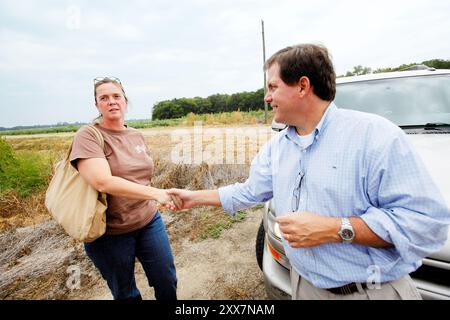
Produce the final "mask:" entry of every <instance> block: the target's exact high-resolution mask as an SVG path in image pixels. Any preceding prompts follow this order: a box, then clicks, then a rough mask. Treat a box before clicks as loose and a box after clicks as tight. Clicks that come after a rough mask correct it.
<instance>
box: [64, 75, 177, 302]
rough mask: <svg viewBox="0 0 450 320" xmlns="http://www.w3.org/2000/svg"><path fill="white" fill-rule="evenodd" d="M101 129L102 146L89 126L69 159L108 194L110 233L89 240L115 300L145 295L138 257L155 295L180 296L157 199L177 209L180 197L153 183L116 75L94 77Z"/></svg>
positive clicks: (89, 249) (90, 252)
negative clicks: (137, 273)
mask: <svg viewBox="0 0 450 320" xmlns="http://www.w3.org/2000/svg"><path fill="white" fill-rule="evenodd" d="M94 96H95V105H96V107H97V109H98V111H99V112H100V117H99V118H98V119H99V121H97V122H98V123H96V124H95V126H96V128H97V129H98V130H99V131H100V132H101V133H102V136H103V138H104V141H105V145H104V148H102V147H101V146H100V144H99V142H98V141H97V139H96V137H95V135H94V134H93V133H92V132H91V131H90V130H88V129H87V128H82V129H80V130H79V131H78V132H77V133H76V135H75V138H74V142H73V147H72V153H71V155H70V161H71V163H72V165H73V166H74V167H75V168H77V169H78V171H79V172H80V174H81V176H82V177H83V178H84V179H85V180H86V181H87V182H88V183H89V184H90V185H92V186H93V187H94V188H95V189H97V190H98V191H100V192H105V193H106V194H107V200H108V210H107V212H106V217H107V219H106V220H107V224H106V225H107V227H106V233H105V235H103V236H102V237H100V238H99V239H97V240H95V241H94V242H91V243H85V244H84V246H85V250H86V253H87V255H88V256H89V258H90V259H91V260H92V261H93V262H94V264H95V266H96V267H97V268H98V269H99V271H100V273H101V274H102V276H103V278H104V279H105V280H106V281H107V283H108V286H109V288H110V290H111V293H112V295H113V297H114V299H141V295H140V292H139V290H138V288H137V287H136V281H135V277H134V265H135V258H137V259H138V260H139V261H140V262H141V264H142V266H143V268H144V271H145V274H146V276H147V279H148V283H149V285H150V286H153V287H154V289H155V297H156V299H161V300H176V287H177V278H176V273H175V265H174V261H173V256H172V250H171V248H170V244H169V239H168V236H167V233H166V231H165V228H164V224H163V221H162V219H161V216H160V214H159V212H158V209H157V204H156V202H159V203H160V204H162V205H164V206H165V207H167V208H169V209H172V210H173V209H174V208H175V206H174V202H173V201H177V199H175V198H173V199H172V198H171V197H170V196H169V195H168V194H167V193H166V191H165V190H161V189H157V188H153V187H151V186H149V183H150V179H151V177H152V175H153V169H154V166H153V161H152V159H151V157H150V156H149V152H148V149H147V147H146V144H145V140H144V137H143V135H142V134H141V133H140V132H139V131H137V130H135V129H132V128H129V127H127V126H126V124H125V123H124V116H125V111H126V109H127V106H128V98H127V96H126V94H125V91H124V89H123V86H122V84H121V83H120V80H119V79H117V78H96V79H95V80H94Z"/></svg>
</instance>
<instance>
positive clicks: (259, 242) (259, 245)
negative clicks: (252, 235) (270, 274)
mask: <svg viewBox="0 0 450 320" xmlns="http://www.w3.org/2000/svg"><path fill="white" fill-rule="evenodd" d="M265 237H266V231H265V230H264V223H263V222H262V221H261V224H260V225H259V229H258V233H257V235H256V244H255V251H256V261H258V266H259V268H260V269H261V271H262V269H263V267H262V264H263V254H264V240H265Z"/></svg>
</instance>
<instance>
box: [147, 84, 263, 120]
mask: <svg viewBox="0 0 450 320" xmlns="http://www.w3.org/2000/svg"><path fill="white" fill-rule="evenodd" d="M260 109H264V89H263V88H261V89H259V90H256V91H250V92H240V93H234V94H231V95H229V94H214V95H211V96H209V97H207V98H201V97H194V98H177V99H172V100H164V101H161V102H157V103H156V104H155V105H154V106H153V111H152V120H157V119H176V118H181V117H184V116H185V115H187V114H188V113H195V114H206V113H220V112H232V111H237V110H241V111H256V110H260Z"/></svg>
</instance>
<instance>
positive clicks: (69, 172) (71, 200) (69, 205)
mask: <svg viewBox="0 0 450 320" xmlns="http://www.w3.org/2000/svg"><path fill="white" fill-rule="evenodd" d="M87 128H89V130H91V131H92V132H93V133H95V136H96V137H97V139H98V141H99V142H100V145H101V146H102V149H104V145H105V142H104V140H103V136H102V134H101V133H100V131H98V129H97V128H95V127H94V126H92V125H90V126H87ZM71 151H72V145H71V146H70V148H69V152H68V153H67V156H66V157H65V158H64V159H63V160H62V161H60V162H58V163H57V164H56V166H55V174H54V175H53V178H52V180H51V181H50V184H49V186H48V189H47V192H46V195H45V206H46V207H47V209H48V211H50V213H51V214H52V216H53V218H54V219H55V220H56V221H57V222H58V223H59V224H60V225H61V226H62V227H63V228H64V230H65V231H66V233H67V234H68V235H69V236H71V237H72V238H74V239H76V240H79V241H84V242H92V241H94V240H95V239H97V238H99V237H100V236H102V235H103V234H104V233H105V230H106V208H107V202H106V194H105V193H101V192H98V191H97V190H95V189H94V188H93V187H92V186H91V185H89V184H88V183H87V182H86V181H85V180H84V179H83V178H82V177H81V175H80V173H79V172H78V171H77V170H76V169H75V168H74V167H73V166H72V165H71V164H70V160H69V157H70V152H71Z"/></svg>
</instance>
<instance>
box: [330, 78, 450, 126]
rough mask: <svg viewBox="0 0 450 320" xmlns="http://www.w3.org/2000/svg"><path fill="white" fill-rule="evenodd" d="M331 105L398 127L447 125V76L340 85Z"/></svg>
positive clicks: (449, 93) (449, 104) (449, 80)
mask: <svg viewBox="0 0 450 320" xmlns="http://www.w3.org/2000/svg"><path fill="white" fill-rule="evenodd" d="M335 102H336V105H337V106H338V107H340V108H345V109H353V110H358V111H363V112H371V113H375V114H378V115H380V116H383V117H385V118H387V119H389V120H391V121H392V122H394V123H395V124H397V125H399V126H425V125H426V124H445V123H450V75H435V76H416V77H403V78H392V79H382V80H367V81H359V82H351V83H341V84H338V85H337V92H336V99H335Z"/></svg>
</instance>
